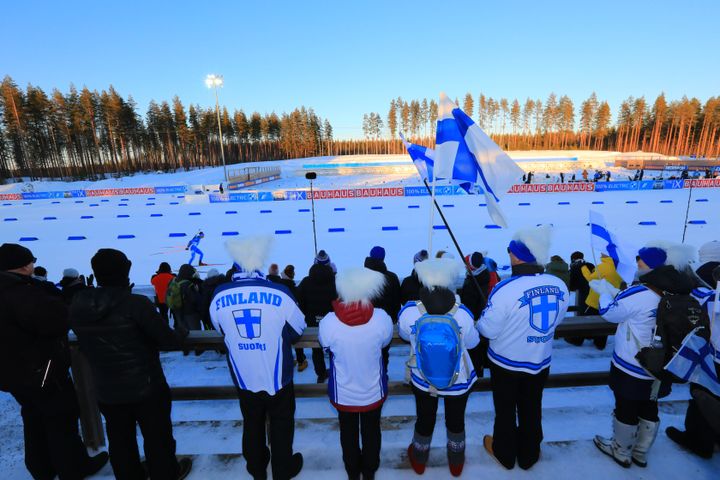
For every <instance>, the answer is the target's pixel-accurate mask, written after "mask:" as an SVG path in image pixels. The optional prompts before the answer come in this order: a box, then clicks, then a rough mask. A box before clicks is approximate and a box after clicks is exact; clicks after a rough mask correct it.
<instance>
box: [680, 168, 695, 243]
mask: <svg viewBox="0 0 720 480" xmlns="http://www.w3.org/2000/svg"><path fill="white" fill-rule="evenodd" d="M692 191H693V181H692V179H690V193H688V201H687V208H685V225H684V227H683V236H682V242H681V243H685V233H686V232H687V226H688V215H690V200H691V199H692Z"/></svg>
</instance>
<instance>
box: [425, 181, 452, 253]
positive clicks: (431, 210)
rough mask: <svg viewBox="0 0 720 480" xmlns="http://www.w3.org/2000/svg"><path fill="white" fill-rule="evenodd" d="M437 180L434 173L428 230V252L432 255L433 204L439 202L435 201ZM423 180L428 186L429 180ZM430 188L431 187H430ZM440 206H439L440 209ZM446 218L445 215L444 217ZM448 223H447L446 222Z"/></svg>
mask: <svg viewBox="0 0 720 480" xmlns="http://www.w3.org/2000/svg"><path fill="white" fill-rule="evenodd" d="M436 181H437V177H436V176H435V174H434V173H433V180H432V190H430V199H431V200H430V202H431V203H430V226H429V232H428V252H429V254H430V255H432V254H433V253H432V242H433V230H434V225H433V223H434V218H435V209H434V208H433V204H434V205H435V206H437V202H436V201H435V185H436V183H435V182H436ZM423 182H425V187H427V186H428V183H427V180H425V179H423ZM428 188H429V187H428ZM439 209H440V207H438V210H439ZM440 215H442V212H440ZM443 219H444V217H443ZM445 225H447V223H446V224H445ZM448 230H449V227H448Z"/></svg>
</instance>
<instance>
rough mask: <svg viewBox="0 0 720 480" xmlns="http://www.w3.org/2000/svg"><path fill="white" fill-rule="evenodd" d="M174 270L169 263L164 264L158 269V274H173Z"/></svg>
mask: <svg viewBox="0 0 720 480" xmlns="http://www.w3.org/2000/svg"><path fill="white" fill-rule="evenodd" d="M171 272H172V268H171V267H170V264H169V263H168V262H162V263H161V264H160V266H159V267H158V270H157V273H171Z"/></svg>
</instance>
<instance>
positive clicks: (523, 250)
mask: <svg viewBox="0 0 720 480" xmlns="http://www.w3.org/2000/svg"><path fill="white" fill-rule="evenodd" d="M508 252H510V253H512V254H513V255H515V256H516V257H517V258H518V260H522V261H523V262H525V263H537V259H536V258H535V255H533V254H532V253H531V252H530V249H529V248H528V247H527V245H525V244H524V243H523V242H521V241H520V240H511V241H510V245H508Z"/></svg>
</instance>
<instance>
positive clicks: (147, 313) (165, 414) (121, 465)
mask: <svg viewBox="0 0 720 480" xmlns="http://www.w3.org/2000/svg"><path fill="white" fill-rule="evenodd" d="M91 263H92V268H93V271H94V273H95V277H96V278H97V282H98V286H99V287H98V288H95V289H88V290H85V291H82V292H79V293H78V294H77V295H76V296H75V299H74V300H73V303H72V305H71V306H70V324H71V326H72V329H73V331H74V332H75V334H76V335H77V338H78V343H79V345H80V351H81V352H82V353H83V354H84V355H85V356H86V357H87V360H88V363H89V364H90V369H91V371H92V376H93V380H94V384H95V392H96V394H97V398H98V406H99V407H100V411H101V412H102V414H103V416H104V417H105V422H106V425H107V434H108V442H109V451H110V464H111V465H112V468H113V473H114V474H115V477H116V478H120V479H134V478H138V479H140V478H145V477H146V473H145V471H144V469H143V466H142V464H141V462H140V455H139V453H138V447H137V439H136V428H137V425H138V424H139V425H140V430H141V432H142V435H143V439H144V449H145V456H146V458H147V468H148V473H149V475H150V477H151V478H167V479H180V478H184V477H185V476H187V474H188V473H189V471H190V469H191V467H192V461H191V460H190V459H183V460H182V461H181V462H178V460H177V457H176V456H175V439H174V438H173V435H172V420H171V418H170V410H171V398H170V387H168V384H167V381H166V380H165V374H164V373H163V370H162V366H161V365H160V354H159V351H158V349H159V347H160V346H172V345H177V344H179V343H180V342H181V340H182V338H183V337H184V336H186V335H187V330H184V329H182V332H181V333H178V331H173V330H171V329H170V327H169V326H168V325H167V323H166V322H164V321H163V319H162V317H161V316H160V314H159V313H158V312H157V310H156V309H155V306H154V305H153V304H152V302H151V301H150V300H149V299H148V298H147V297H145V296H143V295H137V294H133V293H132V286H131V285H130V280H129V278H128V275H129V273H130V266H131V262H130V260H128V258H127V257H126V256H125V254H123V253H122V252H120V251H118V250H113V249H111V248H103V249H100V250H98V252H97V253H96V254H95V256H94V257H93V258H92V261H91Z"/></svg>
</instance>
